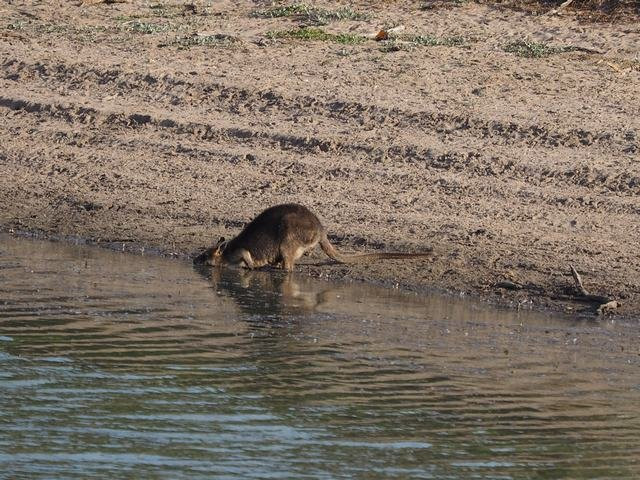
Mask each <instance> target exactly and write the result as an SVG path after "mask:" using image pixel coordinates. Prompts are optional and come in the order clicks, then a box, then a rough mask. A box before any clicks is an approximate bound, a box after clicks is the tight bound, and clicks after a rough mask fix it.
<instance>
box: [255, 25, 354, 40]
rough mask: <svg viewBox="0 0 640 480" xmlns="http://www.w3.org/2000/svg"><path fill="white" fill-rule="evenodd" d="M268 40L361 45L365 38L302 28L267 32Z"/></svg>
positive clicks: (352, 34) (351, 34) (350, 34)
mask: <svg viewBox="0 0 640 480" xmlns="http://www.w3.org/2000/svg"><path fill="white" fill-rule="evenodd" d="M267 37H268V38H295V39H299V40H316V41H329V42H335V43H343V44H356V43H362V42H364V41H365V40H366V39H367V38H366V37H363V36H362V35H357V34H354V33H337V34H336V33H327V32H325V31H324V30H322V29H320V28H311V27H303V28H298V29H295V30H281V31H271V32H267Z"/></svg>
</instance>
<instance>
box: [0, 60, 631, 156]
mask: <svg viewBox="0 0 640 480" xmlns="http://www.w3.org/2000/svg"><path fill="white" fill-rule="evenodd" d="M2 68H3V71H4V78H5V79H7V80H13V81H16V82H17V81H22V82H28V81H29V80H34V79H36V78H40V79H41V80H42V81H44V82H45V84H46V85H47V86H49V88H50V87H51V85H52V84H53V82H57V83H58V84H63V85H65V86H66V87H67V88H71V89H80V88H83V87H85V88H86V86H87V84H89V85H92V86H94V87H99V88H108V87H111V88H112V89H113V90H115V91H122V90H125V91H127V92H129V93H132V92H138V93H139V94H140V93H142V92H144V93H145V94H146V95H149V94H150V92H153V93H154V94H155V95H154V97H153V100H154V101H159V100H165V101H168V102H170V103H172V104H174V105H176V104H180V103H183V102H189V98H190V97H191V98H195V100H192V101H196V102H197V103H198V104H204V105H209V106H212V107H215V108H218V109H221V110H224V111H228V112H231V113H234V114H243V115H250V114H251V115H253V114H267V113H269V112H272V111H273V110H278V111H280V112H283V113H285V114H287V115H289V116H303V115H309V114H311V115H314V116H321V117H326V118H329V119H332V120H336V121H339V122H341V123H342V124H345V123H346V124H349V125H350V126H352V127H355V128H367V126H370V125H375V126H382V125H384V127H385V128H390V127H393V128H398V129H401V130H407V129H411V130H415V131H417V132H421V133H428V134H433V133H436V134H439V135H446V136H458V137H459V136H473V137H476V138H479V139H483V140H489V141H491V142H492V143H495V144H498V145H519V144H522V145H527V146H529V147H544V148H557V147H567V148H584V147H601V148H606V149H607V150H609V151H610V150H611V149H614V150H616V151H618V152H620V153H625V154H630V153H635V152H638V151H640V144H639V142H638V138H639V136H640V134H639V132H637V131H635V130H633V129H630V128H625V129H624V130H625V131H624V132H612V131H599V132H593V131H589V130H585V129H570V130H566V131H562V130H557V129H555V128H553V127H549V126H545V125H520V124H517V123H515V122H509V123H505V122H500V121H496V120H486V119H482V118H473V117H471V116H469V115H452V114H448V113H443V112H429V111H420V112H411V111H406V110H402V109H400V108H385V107H380V106H377V105H367V104H363V103H359V102H350V101H342V100H331V101H324V100H320V99H318V98H315V97H311V96H298V97H285V96H284V95H282V94H280V93H278V92H275V91H272V90H262V91H249V90H247V89H243V88H238V87H231V86H228V85H224V84H220V83H215V82H208V83H203V82H193V81H189V80H182V79H177V78H175V77H172V76H170V75H164V76H162V77H158V76H154V75H151V74H149V73H147V74H137V73H126V72H123V71H121V70H118V69H107V70H101V69H97V68H94V67H91V66H87V65H83V64H74V65H67V64H64V63H51V64H45V63H42V62H34V63H26V62H24V61H22V60H18V59H9V60H6V61H5V62H4V63H3V65H2ZM185 93H188V95H185ZM621 128H622V127H621Z"/></svg>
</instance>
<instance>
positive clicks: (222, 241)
mask: <svg viewBox="0 0 640 480" xmlns="http://www.w3.org/2000/svg"><path fill="white" fill-rule="evenodd" d="M223 243H224V237H220V240H218V243H216V246H220V245H222V244H223Z"/></svg>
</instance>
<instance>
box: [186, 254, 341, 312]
mask: <svg viewBox="0 0 640 480" xmlns="http://www.w3.org/2000/svg"><path fill="white" fill-rule="evenodd" d="M195 269H196V271H198V273H200V274H201V275H202V276H203V277H205V278H206V279H207V280H209V281H211V283H212V284H213V288H214V289H215V290H216V292H218V293H219V294H221V295H224V296H226V297H228V298H231V299H232V300H233V301H234V303H235V304H236V305H237V306H238V307H239V308H240V310H241V311H242V312H243V313H245V314H247V315H250V316H251V317H253V320H256V318H255V317H259V318H263V319H265V320H267V321H273V320H279V319H284V318H285V317H290V316H294V315H300V314H305V313H311V312H314V311H315V310H317V308H318V307H319V306H320V305H322V304H324V303H326V302H327V301H329V299H330V298H331V297H332V293H333V292H334V291H335V288H321V286H320V285H318V282H317V281H316V282H313V281H312V280H311V279H305V278H297V276H296V275H295V274H290V273H289V274H283V273H281V272H275V271H259V270H245V269H234V268H226V269H220V268H213V269H209V268H207V267H201V266H195ZM333 296H335V294H333Z"/></svg>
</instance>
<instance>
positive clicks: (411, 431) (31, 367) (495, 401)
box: [0, 236, 640, 479]
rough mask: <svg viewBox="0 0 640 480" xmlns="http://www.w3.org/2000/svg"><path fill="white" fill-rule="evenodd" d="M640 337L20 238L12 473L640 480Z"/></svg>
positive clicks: (2, 307) (4, 363)
mask: <svg viewBox="0 0 640 480" xmlns="http://www.w3.org/2000/svg"><path fill="white" fill-rule="evenodd" d="M301 269H302V270H304V267H301ZM639 337H640V330H639V329H638V325H637V324H636V323H634V322H628V323H620V322H615V323H614V322H611V321H602V320H598V321H590V320H584V319H582V320H572V319H569V318H553V317H550V316H546V315H540V314H537V315H536V314H532V313H523V312H520V313H518V312H505V311H497V310H492V309H488V308H485V307H481V306H478V305H474V304H473V303H463V302H454V301H452V300H451V299H447V298H442V297H437V296H434V297H428V296H427V297H425V296H417V295H409V294H401V293H398V292H395V291H389V290H383V289H375V288H367V287H366V286H362V285H347V286H343V285H335V284H330V283H326V282H321V281H314V280H311V279H309V278H307V277H306V276H305V275H304V272H302V273H298V274H295V275H294V276H293V277H291V278H288V277H286V276H285V275H283V274H280V273H278V272H254V273H246V272H240V271H237V270H231V269H229V270H225V271H223V272H222V274H220V275H213V278H212V277H211V275H210V274H209V273H208V272H207V271H201V272H198V271H196V270H194V269H193V268H192V267H191V265H188V264H186V263H185V262H179V261H172V260H163V259H158V258H145V257H136V256H130V255H125V254H118V253H113V252H108V251H103V250H100V249H95V248H86V247H72V246H65V245H59V244H53V243H46V242H36V241H30V240H25V239H13V238H11V237H8V236H0V478H2V479H4V478H6V479H45V478H46V479H54V478H55V479H62V478H64V479H91V478H105V479H120V478H122V479H126V478H131V479H134V478H135V479H139V478H148V479H152V478H153V479H156V478H163V479H165V478H166V479H198V478H206V479H225V478H229V479H230V478H234V479H236V478H243V479H244V478H261V479H262V478H292V479H305V478H310V479H311V478H312V479H339V478H356V479H392V478H393V479H395V478H398V479H407V478H416V479H420V478H427V479H431V478H435V479H470V478H472V479H485V478H486V479H511V478H513V479H523V478H531V479H538V478H540V479H553V478H558V479H560V478H562V479H569V478H571V479H586V478H594V479H595V478H598V479H603V478H612V479H613V478H615V479H620V478H630V479H631V478H634V479H635V478H639V475H640V465H639V461H640V460H639V459H640V417H639V414H640V371H639V369H638V367H639V364H640V350H639V345H640V342H639V339H640V338H639Z"/></svg>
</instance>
